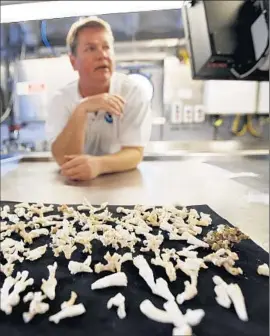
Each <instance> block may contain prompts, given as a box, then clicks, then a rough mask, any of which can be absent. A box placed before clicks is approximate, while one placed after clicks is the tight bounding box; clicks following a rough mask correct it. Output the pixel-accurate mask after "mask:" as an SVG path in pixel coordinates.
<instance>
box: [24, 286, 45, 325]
mask: <svg viewBox="0 0 270 336" xmlns="http://www.w3.org/2000/svg"><path fill="white" fill-rule="evenodd" d="M45 298H46V296H45V295H42V292H36V293H33V292H29V293H28V294H27V295H26V296H25V297H24V298H23V301H24V302H28V301H31V302H30V305H29V311H28V312H25V313H23V320H24V322H25V323H28V322H30V321H31V320H32V319H33V318H34V316H35V315H37V314H45V313H46V312H47V311H48V310H49V308H50V306H49V304H48V303H45V302H42V301H43V300H44V299H45Z"/></svg>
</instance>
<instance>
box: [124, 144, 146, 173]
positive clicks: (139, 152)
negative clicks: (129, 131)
mask: <svg viewBox="0 0 270 336" xmlns="http://www.w3.org/2000/svg"><path fill="white" fill-rule="evenodd" d="M125 149H127V150H131V151H132V153H133V160H131V161H132V168H137V166H138V165H139V164H140V163H141V162H142V160H143V154H144V148H143V147H125Z"/></svg>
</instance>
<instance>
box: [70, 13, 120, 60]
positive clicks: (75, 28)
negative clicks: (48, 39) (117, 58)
mask: <svg viewBox="0 0 270 336" xmlns="http://www.w3.org/2000/svg"><path fill="white" fill-rule="evenodd" d="M84 28H100V29H104V30H105V31H106V32H108V33H109V34H110V35H111V37H112V41H113V40H114V37H113V32H112V29H111V26H110V24H109V23H108V22H106V21H104V20H102V19H100V18H98V17H97V16H91V17H88V18H84V19H79V20H78V21H76V22H74V23H73V24H72V26H71V27H70V29H69V32H68V34H67V39H66V44H67V47H68V50H69V52H70V53H71V54H73V55H75V54H76V50H77V45H78V35H79V32H80V31H81V30H83V29H84Z"/></svg>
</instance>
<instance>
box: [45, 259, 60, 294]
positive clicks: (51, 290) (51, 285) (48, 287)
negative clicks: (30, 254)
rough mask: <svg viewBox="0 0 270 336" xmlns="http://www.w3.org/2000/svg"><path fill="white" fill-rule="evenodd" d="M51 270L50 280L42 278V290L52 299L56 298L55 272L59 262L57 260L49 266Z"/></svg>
mask: <svg viewBox="0 0 270 336" xmlns="http://www.w3.org/2000/svg"><path fill="white" fill-rule="evenodd" d="M47 268H48V270H49V278H48V280H45V279H42V285H41V290H42V291H43V293H44V294H45V295H46V296H47V297H48V298H49V299H50V300H54V299H55V288H56V285H57V280H56V278H55V273H56V269H57V262H56V261H55V262H54V264H53V265H49V266H47Z"/></svg>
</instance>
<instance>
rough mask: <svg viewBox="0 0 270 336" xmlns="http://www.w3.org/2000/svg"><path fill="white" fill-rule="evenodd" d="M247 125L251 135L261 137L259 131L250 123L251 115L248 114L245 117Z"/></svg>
mask: <svg viewBox="0 0 270 336" xmlns="http://www.w3.org/2000/svg"><path fill="white" fill-rule="evenodd" d="M247 118H248V119H247V126H248V131H249V133H250V134H251V135H253V136H254V137H257V138H260V137H261V132H259V131H257V130H256V129H255V128H254V126H253V123H252V115H248V117H247Z"/></svg>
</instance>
